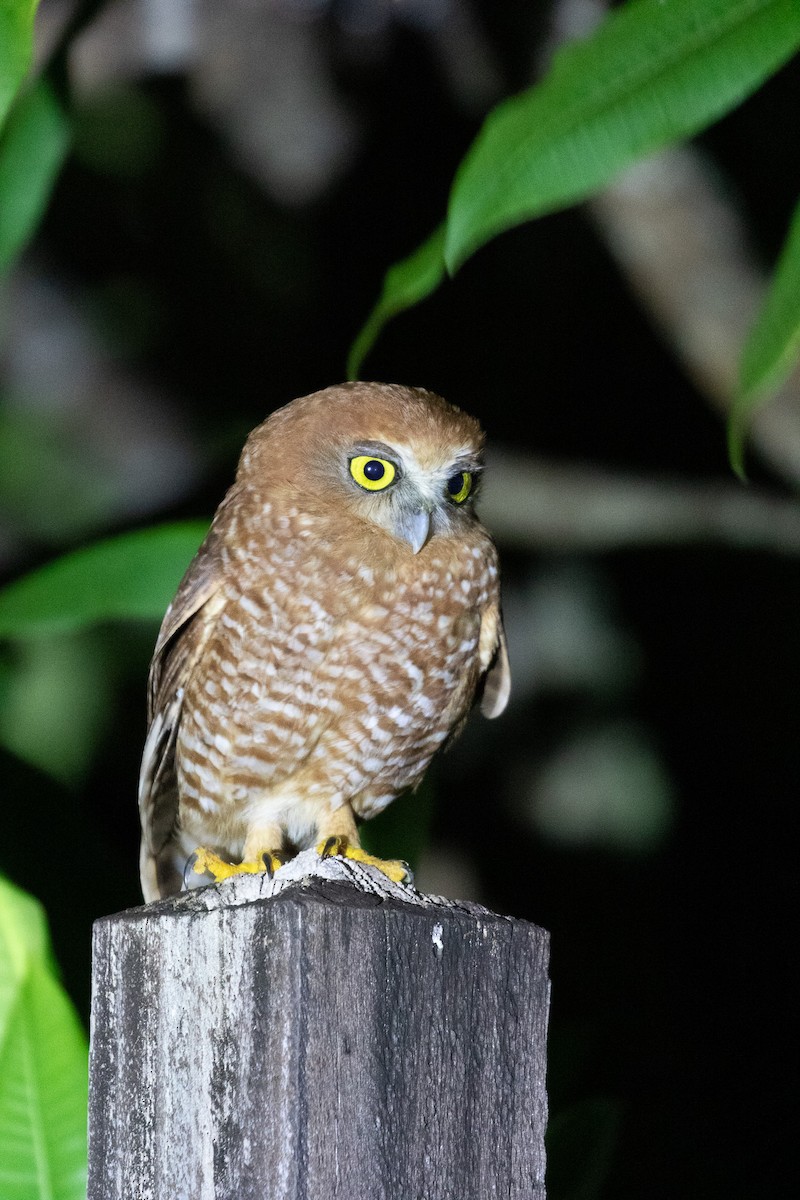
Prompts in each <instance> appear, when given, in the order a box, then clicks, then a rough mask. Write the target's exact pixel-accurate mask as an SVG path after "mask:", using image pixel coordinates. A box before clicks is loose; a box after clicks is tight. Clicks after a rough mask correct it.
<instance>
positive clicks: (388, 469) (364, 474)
mask: <svg viewBox="0 0 800 1200" xmlns="http://www.w3.org/2000/svg"><path fill="white" fill-rule="evenodd" d="M350 474H351V475H352V476H353V479H355V481H356V483H357V484H358V486H359V487H362V488H366V489H367V491H368V492H382V491H383V489H384V488H387V487H388V486H389V484H390V483H393V482H394V477H395V475H396V474H397V472H396V470H395V466H394V463H390V462H389V461H388V459H385V458H370V456H369V455H368V454H359V456H358V458H351V459H350Z"/></svg>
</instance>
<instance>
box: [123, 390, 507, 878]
mask: <svg viewBox="0 0 800 1200" xmlns="http://www.w3.org/2000/svg"><path fill="white" fill-rule="evenodd" d="M483 440H484V439H483V433H482V431H481V429H480V426H479V425H478V422H477V421H476V420H474V418H472V417H470V416H468V415H467V414H466V413H463V412H461V411H460V410H459V409H457V408H455V407H454V406H453V405H451V404H448V403H447V402H446V401H445V400H443V399H442V398H441V397H440V396H436V395H434V394H433V393H432V392H426V391H422V390H421V389H418V388H408V387H399V386H394V385H387V384H378V383H348V384H342V385H341V386H339V387H331V388H326V389H325V390H324V391H321V392H315V393H314V394H313V395H310V396H304V397H302V398H301V399H299V400H294V401H292V403H291V404H287V405H286V407H285V408H281V409H279V410H278V411H277V412H275V413H273V414H272V416H270V417H269V418H268V419H267V420H266V421H265V422H264V423H263V424H262V425H259V426H258V428H257V429H255V430H254V431H253V432H252V433H251V434H250V436H249V438H248V439H247V443H246V445H245V447H244V451H243V453H242V457H241V460H240V463H239V469H238V472H237V475H236V480H235V482H234V484H233V486H232V487H231V489H230V491H229V492H228V493H227V495H226V496H225V499H224V500H223V501H222V503H221V504H220V506H219V508H218V509H217V512H216V514H215V516H214V520H213V523H212V525H211V529H210V531H209V533H208V536H207V537H206V539H205V541H204V542H203V544H202V546H201V547H200V549H199V551H198V553H197V555H196V557H195V559H194V561H193V562H192V563H191V565H190V566H189V569H188V571H187V572H186V575H185V576H184V578H183V581H182V582H181V584H180V587H179V588H178V592H177V595H176V596H175V599H174V600H173V602H172V604H171V605H170V607H169V609H168V610H167V613H166V616H165V617H164V622H163V624H162V626H161V632H160V633H159V636H158V642H157V644H156V648H155V654H154V657H153V662H152V664H151V668H150V679H149V705H148V709H149V721H150V726H149V732H148V735H147V740H146V744H145V749H144V757H143V761H142V771H141V778H140V787H139V808H140V814H141V820H142V852H141V877H142V890H143V892H144V897H145V900H147V901H149V900H154V899H157V898H158V897H160V896H166V895H169V894H170V893H172V892H176V891H179V890H180V889H181V886H182V884H183V881H184V874H185V872H186V871H187V869H191V867H192V865H193V868H194V870H195V871H196V872H198V873H200V872H206V873H209V874H211V875H212V876H213V877H214V878H216V879H221V878H224V877H226V876H227V875H229V874H232V873H236V872H247V871H264V870H266V871H269V872H272V871H273V870H274V869H275V868H276V867H277V866H278V865H279V863H280V862H282V861H284V856H285V855H286V854H287V853H290V852H292V851H297V850H300V849H305V848H307V847H309V846H313V845H318V847H319V849H320V852H321V853H325V854H330V853H336V854H346V855H348V856H349V857H353V858H362V859H363V858H365V857H367V856H365V854H364V851H362V850H361V849H360V844H359V838H358V831H357V821H358V820H359V819H361V818H366V817H370V816H373V815H374V814H375V813H377V812H380V810H381V809H383V808H384V807H385V806H386V805H387V804H389V803H390V801H392V800H393V799H394V798H395V797H396V796H397V795H399V794H400V793H401V792H403V791H405V790H406V789H407V788H413V787H415V786H416V785H417V784H418V783H419V782H420V780H421V779H422V776H423V774H424V772H425V769H426V768H427V766H428V764H429V762H430V761H431V758H432V757H433V755H434V754H435V752H436V751H437V750H438V749H439V748H440V747H441V746H442V745H443V743H444V742H446V741H447V740H448V739H450V738H452V737H453V736H454V735H455V734H456V733H457V732H458V731H459V730H460V728H461V726H462V724H463V723H464V721H465V719H466V716H467V714H468V712H469V709H470V707H471V705H472V703H473V700H474V699H475V698H476V696H477V695H480V697H481V708H482V711H483V712H484V713H485V714H486V716H489V717H494V716H497V715H498V714H499V713H501V712H502V711H503V709H504V707H505V705H506V701H507V699H508V692H509V670H508V659H507V655H506V648H505V639H504V635H503V626H502V620H501V615H500V588H499V579H498V567H497V555H496V551H495V548H494V545H493V543H492V540H491V538H490V537H489V535H488V533H487V532H486V530H485V529H484V528H483V526H482V525H481V524H480V522H479V520H478V518H477V516H476V515H475V511H474V508H473V500H474V497H475V493H476V489H477V484H478V482H479V479H480V474H481V471H482V469H483V458H482V450H483ZM193 856H195V857H193ZM370 861H374V860H370ZM187 864H189V866H188V868H187ZM383 867H384V869H385V870H386V872H387V874H390V875H392V877H394V878H400V877H402V870H403V865H402V864H397V863H385V864H383Z"/></svg>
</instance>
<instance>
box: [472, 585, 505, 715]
mask: <svg viewBox="0 0 800 1200" xmlns="http://www.w3.org/2000/svg"><path fill="white" fill-rule="evenodd" d="M478 653H479V656H480V663H481V670H482V671H484V672H485V675H484V679H483V693H482V695H481V712H482V713H483V715H484V716H485V717H499V716H500V713H501V712H502V711H503V709H504V708H505V706H506V705H507V704H508V697H509V694H510V692H511V668H510V667H509V665H508V649H507V648H506V635H505V630H504V629H503V616H502V613H501V612H500V606H499V604H492V605H490V607H489V608H487V609H486V611H485V612H484V614H483V616H482V618H481V633H480V641H479V643H478Z"/></svg>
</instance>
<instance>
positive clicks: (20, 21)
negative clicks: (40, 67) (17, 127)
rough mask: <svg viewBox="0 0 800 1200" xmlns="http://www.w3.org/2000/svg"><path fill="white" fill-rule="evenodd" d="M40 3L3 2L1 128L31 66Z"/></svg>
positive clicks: (0, 14)
mask: <svg viewBox="0 0 800 1200" xmlns="http://www.w3.org/2000/svg"><path fill="white" fill-rule="evenodd" d="M37 4H38V0H0V128H2V126H3V122H4V120H5V118H6V113H7V112H8V110H9V108H10V107H11V103H12V101H13V99H14V96H15V94H16V91H17V88H18V87H19V85H20V83H21V82H22V80H23V79H24V77H25V73H26V72H27V70H28V67H29V66H30V61H31V53H32V51H33V18H34V16H35V14H36V8H37Z"/></svg>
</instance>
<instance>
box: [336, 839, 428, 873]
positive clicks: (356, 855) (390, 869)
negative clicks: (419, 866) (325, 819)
mask: <svg viewBox="0 0 800 1200" xmlns="http://www.w3.org/2000/svg"><path fill="white" fill-rule="evenodd" d="M317 854H319V856H320V858H330V857H332V856H333V855H338V856H340V857H341V858H349V859H351V860H352V861H353V862H360V863H365V864H366V865H367V866H368V867H377V868H378V870H379V871H382V872H383V874H384V875H386V876H387V877H388V878H389V879H391V880H392V881H393V882H394V883H411V880H412V875H411V868H410V867H409V865H408V863H405V862H403V861H402V860H401V859H399V858H376V857H375V855H374V854H367V852H366V850H362V849H361V847H360V846H354V845H353V844H352V843H351V842H350V841H348V839H347V838H346V837H329V838H326V839H325V841H324V842H320V844H319V845H318V846H317Z"/></svg>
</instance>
